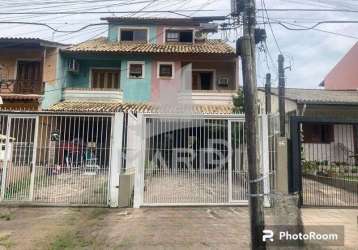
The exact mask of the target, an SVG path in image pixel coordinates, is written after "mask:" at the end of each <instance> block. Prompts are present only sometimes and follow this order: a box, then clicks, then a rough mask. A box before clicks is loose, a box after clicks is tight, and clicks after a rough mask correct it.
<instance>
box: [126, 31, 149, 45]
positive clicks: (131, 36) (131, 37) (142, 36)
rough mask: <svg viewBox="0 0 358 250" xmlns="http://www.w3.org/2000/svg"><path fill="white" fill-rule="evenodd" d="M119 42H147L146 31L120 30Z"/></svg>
mask: <svg viewBox="0 0 358 250" xmlns="http://www.w3.org/2000/svg"><path fill="white" fill-rule="evenodd" d="M120 41H137V42H138V41H139V42H147V41H148V31H147V30H146V29H127V28H126V29H120Z"/></svg>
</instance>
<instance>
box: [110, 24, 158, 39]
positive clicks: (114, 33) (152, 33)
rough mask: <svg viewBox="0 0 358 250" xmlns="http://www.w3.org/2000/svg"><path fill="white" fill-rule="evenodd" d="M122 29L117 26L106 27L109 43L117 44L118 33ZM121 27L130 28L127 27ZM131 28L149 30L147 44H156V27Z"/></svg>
mask: <svg viewBox="0 0 358 250" xmlns="http://www.w3.org/2000/svg"><path fill="white" fill-rule="evenodd" d="M120 27H122V26H121V25H118V24H109V25H108V40H109V41H111V42H118V31H119V28H120ZM123 27H130V26H129V25H126V26H123ZM133 27H146V28H149V42H150V43H157V27H156V26H143V25H140V26H133Z"/></svg>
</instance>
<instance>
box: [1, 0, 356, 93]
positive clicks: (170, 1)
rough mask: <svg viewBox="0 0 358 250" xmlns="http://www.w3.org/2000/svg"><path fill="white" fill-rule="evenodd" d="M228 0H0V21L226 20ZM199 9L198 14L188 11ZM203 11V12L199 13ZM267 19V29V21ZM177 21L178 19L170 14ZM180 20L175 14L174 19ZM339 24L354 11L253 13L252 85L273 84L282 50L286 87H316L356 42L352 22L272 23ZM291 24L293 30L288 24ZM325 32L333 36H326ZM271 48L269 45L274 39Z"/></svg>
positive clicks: (293, 0)
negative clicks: (258, 39) (256, 37)
mask: <svg viewBox="0 0 358 250" xmlns="http://www.w3.org/2000/svg"><path fill="white" fill-rule="evenodd" d="M230 2H231V1H230V0H195V1H193V0H151V1H143V0H132V1H127V0H102V1H94V0H83V1H81V3H79V1H78V0H64V1H60V2H59V1H52V0H31V1H28V0H13V1H8V0H0V22H1V21H23V22H41V23H46V24H49V25H50V26H53V27H55V28H57V29H60V30H75V29H77V28H81V27H83V26H85V25H88V24H91V23H98V22H101V21H100V18H101V17H105V16H113V15H114V14H87V15H80V14H78V15H74V14H67V15H64V14H62V15H36V14H27V15H20V14H13V15H10V14H6V13H8V12H20V11H22V12H25V11H26V12H33V11H47V12H53V11H80V10H82V11H138V10H146V11H149V10H172V11H176V10H186V11H184V12H181V14H184V15H188V16H205V15H209V16H215V15H218V16H222V15H224V16H226V15H229V14H230V12H231V11H230V7H231V3H230ZM263 2H264V4H265V6H266V8H267V9H278V8H284V9H288V8H289V9H307V8H315V9H317V8H320V9H345V10H346V9H348V10H357V11H358V1H355V0H304V1H300V0H265V1H263V0H257V8H263ZM191 10H200V11H191ZM204 10H206V11H204ZM115 15H116V16H121V15H127V16H142V17H143V16H165V17H168V16H170V17H174V16H176V15H174V14H148V13H146V14H143V13H141V14H135V15H134V14H115ZM267 15H268V17H269V18H270V20H271V28H272V31H271V28H270V25H269V24H268V21H267ZM176 17H178V16H176ZM179 17H180V16H179ZM327 20H329V21H331V20H341V21H343V20H345V21H348V20H350V21H352V20H354V21H358V12H357V13H347V12H303V11H294V12H293V11H287V12H282V11H281V12H273V11H268V12H267V13H266V12H263V11H258V12H257V22H258V26H259V27H261V28H265V29H266V32H267V49H264V48H265V47H264V46H262V45H260V46H258V49H257V57H256V58H257V82H258V85H259V86H262V85H263V84H264V81H265V75H266V73H271V74H272V79H273V81H272V85H273V86H277V56H278V54H279V53H280V51H281V52H282V54H283V55H284V56H285V63H286V66H290V70H289V69H287V70H286V77H287V78H286V86H287V87H297V88H318V85H319V83H320V82H321V81H322V80H323V79H324V77H325V76H326V75H327V74H328V72H329V71H330V70H331V69H332V68H333V67H334V66H335V65H336V64H337V63H338V62H339V60H340V59H341V58H342V57H343V56H344V55H345V54H346V53H347V52H348V51H349V49H350V48H351V47H352V46H353V45H354V44H355V43H356V42H357V40H358V23H350V24H332V23H331V24H323V25H320V26H318V27H316V29H320V31H319V30H306V31H291V30H288V29H286V28H284V27H282V26H281V25H280V24H278V22H281V23H284V24H285V25H287V26H289V27H292V28H297V27H298V26H306V27H310V26H312V25H314V24H316V23H317V22H319V21H327ZM292 24H293V25H296V26H293V25H292ZM328 32H333V33H339V34H340V35H337V34H331V33H328ZM106 34H107V28H106V26H95V27H90V28H88V29H85V30H83V31H82V32H77V33H58V32H56V33H54V32H53V31H51V30H49V29H48V28H46V27H43V26H33V25H19V24H0V36H1V37H39V38H42V39H47V40H54V41H57V42H63V43H67V44H71V43H78V42H82V41H85V40H87V39H92V38H95V37H98V36H105V35H106ZM239 34H240V29H239V28H238V29H236V30H230V31H226V32H220V33H219V34H214V35H212V36H211V37H213V38H222V39H224V40H226V41H227V42H228V43H230V44H232V45H233V44H234V43H233V42H234V41H235V40H236V39H237V37H238V36H239ZM274 38H276V41H277V44H276V42H275V39H274Z"/></svg>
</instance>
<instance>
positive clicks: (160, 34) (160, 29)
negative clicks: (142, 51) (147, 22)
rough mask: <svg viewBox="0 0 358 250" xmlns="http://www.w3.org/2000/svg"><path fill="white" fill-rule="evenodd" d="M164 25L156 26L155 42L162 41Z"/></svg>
mask: <svg viewBox="0 0 358 250" xmlns="http://www.w3.org/2000/svg"><path fill="white" fill-rule="evenodd" d="M164 36H165V33H164V26H158V27H157V44H163V43H164Z"/></svg>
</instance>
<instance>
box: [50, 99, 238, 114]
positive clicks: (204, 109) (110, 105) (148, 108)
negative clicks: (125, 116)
mask: <svg viewBox="0 0 358 250" xmlns="http://www.w3.org/2000/svg"><path fill="white" fill-rule="evenodd" d="M48 110H49V111H61V112H100V113H103V112H109V113H113V112H133V113H171V114H185V113H189V114H232V113H234V110H233V106H231V105H190V106H185V105H184V106H182V105H180V106H165V107H162V106H155V105H152V104H148V103H119V102H85V101H63V102H60V103H57V104H54V105H52V106H51V107H50V108H49V109H48Z"/></svg>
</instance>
